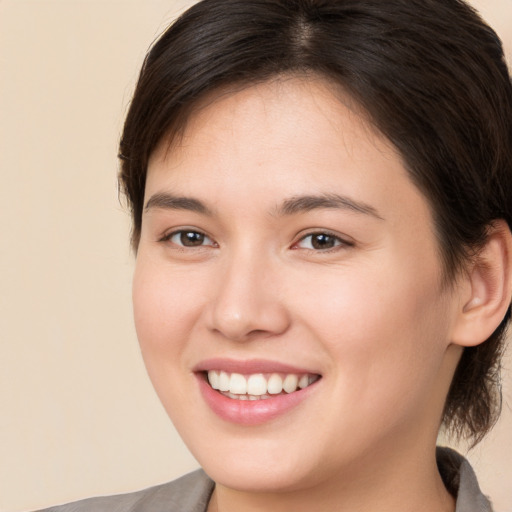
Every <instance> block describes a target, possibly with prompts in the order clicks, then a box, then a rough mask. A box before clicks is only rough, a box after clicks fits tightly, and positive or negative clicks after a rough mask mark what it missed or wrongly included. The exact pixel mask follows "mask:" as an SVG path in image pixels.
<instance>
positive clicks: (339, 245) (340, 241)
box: [291, 228, 355, 253]
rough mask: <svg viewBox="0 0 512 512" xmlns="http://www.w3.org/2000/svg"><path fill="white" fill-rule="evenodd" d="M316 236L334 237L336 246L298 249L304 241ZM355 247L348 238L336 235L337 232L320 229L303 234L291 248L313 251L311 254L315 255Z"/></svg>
mask: <svg viewBox="0 0 512 512" xmlns="http://www.w3.org/2000/svg"><path fill="white" fill-rule="evenodd" d="M315 235H327V236H329V237H332V238H334V239H335V240H336V245H335V246H334V247H329V248H326V249H314V248H306V247H298V245H299V244H300V243H301V242H302V241H304V240H305V239H306V238H308V237H311V236H315ZM354 245H355V243H354V242H353V241H352V240H350V239H349V238H348V237H346V236H343V235H341V234H339V233H335V232H333V231H331V230H330V229H321V228H318V229H312V230H310V231H308V232H307V233H303V234H301V235H300V236H299V237H298V239H297V241H296V242H294V243H293V244H292V247H291V248H292V249H303V250H306V251H311V252H315V253H326V252H331V251H337V250H340V249H343V248H347V247H353V246H354Z"/></svg>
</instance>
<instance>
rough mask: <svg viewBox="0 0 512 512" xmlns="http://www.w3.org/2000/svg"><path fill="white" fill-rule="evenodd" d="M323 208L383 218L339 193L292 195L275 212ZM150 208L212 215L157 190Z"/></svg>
mask: <svg viewBox="0 0 512 512" xmlns="http://www.w3.org/2000/svg"><path fill="white" fill-rule="evenodd" d="M324 208H332V209H341V210H349V211H352V212H355V213H360V214H364V215H370V216H372V217H375V218H377V219H379V220H384V218H383V217H382V216H381V215H380V214H379V212H378V211H377V210H376V209H375V208H374V207H373V206H371V205H369V204H366V203H364V202H361V201H355V200H354V199H351V198H350V197H347V196H343V195H339V194H318V195H303V196H294V197H291V198H289V199H286V200H285V201H283V203H282V204H281V205H280V206H279V207H277V209H276V212H275V213H276V214H277V216H288V215H295V214H298V213H306V212H309V211H311V210H319V209H324ZM150 209H164V210H187V211H192V212H196V213H199V214H202V215H208V216H213V212H212V210H210V208H208V207H207V206H206V205H205V204H204V203H203V202H202V201H200V200H199V199H195V198H193V197H184V196H175V195H173V194H170V193H168V192H158V193H156V194H154V195H152V196H151V197H150V198H149V200H148V202H147V203H146V206H145V210H146V211H147V210H150Z"/></svg>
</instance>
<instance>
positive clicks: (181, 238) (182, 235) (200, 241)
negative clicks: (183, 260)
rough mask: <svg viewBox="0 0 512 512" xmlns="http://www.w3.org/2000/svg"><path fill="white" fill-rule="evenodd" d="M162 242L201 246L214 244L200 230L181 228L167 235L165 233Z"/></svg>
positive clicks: (214, 244) (183, 245) (181, 245)
mask: <svg viewBox="0 0 512 512" xmlns="http://www.w3.org/2000/svg"><path fill="white" fill-rule="evenodd" d="M161 241H162V242H171V243H173V244H175V245H178V246H180V247H202V246H214V247H216V243H215V242H214V241H213V240H212V239H211V238H210V237H209V236H207V235H205V234H204V233H201V232H200V231H194V230H191V229H181V230H179V231H173V232H172V233H169V234H168V235H165V236H164V237H163V238H162V239H161Z"/></svg>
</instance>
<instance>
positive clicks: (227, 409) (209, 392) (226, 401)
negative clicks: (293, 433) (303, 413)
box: [197, 374, 318, 425]
mask: <svg viewBox="0 0 512 512" xmlns="http://www.w3.org/2000/svg"><path fill="white" fill-rule="evenodd" d="M197 378H198V381H199V388H200V390H201V394H202V395H203V398H204V400H205V401H206V403H207V404H208V405H209V407H210V409H211V410H212V411H213V412H214V413H215V414H217V416H219V417H221V418H222V419H223V420H225V421H229V422H230V423H238V424H240V425H261V424H262V423H266V422H267V421H271V420H273V419H274V418H277V417H278V416H281V415H283V414H285V413H286V412H288V411H289V410H290V409H292V408H293V407H295V406H297V405H299V404H300V403H301V402H302V401H303V400H304V399H306V398H307V397H308V396H309V395H310V394H311V392H312V391H313V388H315V387H316V384H317V382H318V381H317V382H315V383H313V384H311V385H309V386H308V387H307V388H304V389H300V390H298V391H295V392H293V393H289V394H282V395H276V396H273V397H272V398H267V399H266V400H236V399H233V398H229V397H227V396H224V395H223V394H221V393H219V392H218V391H215V390H214V389H212V388H211V386H210V385H209V384H208V382H207V381H206V379H205V377H204V375H203V374H197Z"/></svg>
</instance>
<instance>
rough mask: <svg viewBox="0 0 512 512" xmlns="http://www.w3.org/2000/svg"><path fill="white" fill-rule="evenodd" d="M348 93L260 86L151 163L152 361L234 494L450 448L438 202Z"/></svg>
mask: <svg viewBox="0 0 512 512" xmlns="http://www.w3.org/2000/svg"><path fill="white" fill-rule="evenodd" d="M340 98H341V99H340ZM342 100H343V96H341V95H340V94H338V93H336V92H335V91H333V90H332V89H330V88H329V86H328V85H327V84H325V83H324V82H322V81H321V80H320V79H318V80H312V79H309V80H306V79H299V78H289V79H281V80H276V81H273V82H270V83H265V84H261V85H257V86H252V87H249V88H247V89H244V90H242V91H238V92H235V93H232V94H227V95H224V96H220V97H218V98H216V99H213V100H212V101H209V102H205V103H204V104H203V105H202V108H201V109H199V110H198V111H197V112H196V113H195V115H194V116H193V117H192V118H191V119H190V121H189V123H188V126H187V128H186V130H185V133H184V136H183V139H181V140H180V142H179V144H175V145H174V146H173V147H172V148H169V147H168V145H167V144H165V143H162V144H161V146H160V147H159V148H158V149H157V150H156V151H155V153H154V154H153V155H152V158H151V160H150V164H149V169H148V176H147V184H146V197H145V209H144V213H143V223H142V234H141V240H140V245H139V250H138V255H137V263H136V271H135V278H134V288H133V299H134V311H135V322H136V328H137V333H138V336H139V340H140V344H141V348H142V354H143V357H144V360H145V364H146V366H147V369H148V372H149V375H150V378H151V379H152V382H153V384H154V387H155V389H156V391H157V393H158V395H159V397H160V399H161V401H162V403H163V405H164V407H165V409H166V410H167V412H168V414H169V416H170V417H171V419H172V421H173V422H174V424H175V426H176V428H177V429H178V431H179V432H180V434H181V436H182V437H183V439H184V441H185V442H186V444H187V445H188V447H189V448H190V450H191V451H192V453H193V454H194V455H195V456H196V458H197V459H198V460H199V462H200V464H201V465H202V466H203V467H204V468H205V470H206V471H207V473H208V474H209V475H210V476H211V477H212V478H213V479H214V480H216V481H217V482H219V483H221V484H223V485H225V486H228V487H231V488H235V489H242V490H276V489H279V490H282V489H297V488H300V487H304V486H306V485H313V484H314V483H315V482H317V483H319V482H321V481H327V480H328V479H329V478H333V477H335V478H339V477H340V475H345V477H349V476H350V475H353V474H354V473H355V472H357V471H364V470H368V468H369V467H370V462H369V461H370V460H371V461H373V462H375V461H376V460H379V457H380V458H381V459H382V460H396V457H398V456H399V455H400V453H401V452H402V449H403V450H407V451H408V453H411V451H414V450H415V449H416V448H415V447H418V449H419V450H424V449H425V446H427V445H429V446H430V444H432V446H433V443H434V442H435V435H436V433H437V427H438V423H439V419H440V415H441V410H442V405H443V400H444V395H445V393H446V392H447V388H448V385H449V380H450V377H451V372H452V371H453V368H452V367H449V365H447V362H446V360H447V355H446V354H447V347H448V346H449V338H450V329H451V328H452V323H453V322H452V318H453V312H454V311H455V306H456V298H454V296H453V294H452V292H447V291H444V288H443V287H442V285H441V282H442V278H441V276H442V269H441V260H440V257H439V251H438V246H437V243H436V239H435V236H434V233H433V227H432V217H431V213H430V211H429V207H428V204H427V202H426V200H425V198H424V197H423V196H422V194H421V193H420V192H419V191H418V190H417V189H416V187H415V186H414V185H413V184H412V182H411V180H410V179H409V178H408V175H407V173H406V171H405V169H404V166H403V163H402V161H401V159H400V157H399V155H398V154H397V153H396V151H395V150H394V149H393V148H392V146H391V144H390V143H389V142H388V141H387V140H386V139H384V138H383V137H382V136H381V135H380V134H379V133H377V132H376V131H375V130H374V129H373V128H372V127H371V125H369V124H368V123H367V122H366V121H365V120H364V119H363V117H362V116H360V115H359V114H358V112H357V108H352V107H351V106H350V104H349V102H348V101H342ZM208 374H209V378H208ZM208 379H210V382H209V380H208ZM283 387H284V389H283ZM214 388H216V389H214ZM373 465H374V466H375V463H374V464H373ZM388 469H389V468H388Z"/></svg>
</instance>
